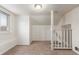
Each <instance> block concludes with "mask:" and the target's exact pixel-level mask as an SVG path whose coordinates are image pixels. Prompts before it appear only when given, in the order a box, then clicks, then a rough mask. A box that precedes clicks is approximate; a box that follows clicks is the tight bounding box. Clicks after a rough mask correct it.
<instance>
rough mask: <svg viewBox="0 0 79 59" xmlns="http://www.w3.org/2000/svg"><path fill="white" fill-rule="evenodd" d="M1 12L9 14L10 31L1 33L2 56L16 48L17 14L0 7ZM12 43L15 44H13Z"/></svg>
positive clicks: (0, 52) (0, 50) (0, 46)
mask: <svg viewBox="0 0 79 59" xmlns="http://www.w3.org/2000/svg"><path fill="white" fill-rule="evenodd" d="M0 10H1V11H3V12H5V13H7V14H9V15H10V19H9V29H10V30H9V31H8V32H1V31H0V54H2V53H4V52H6V51H7V50H8V49H10V48H12V47H14V46H15V45H16V35H15V19H16V17H15V14H13V13H11V12H10V11H8V10H6V9H5V8H3V7H1V6H0ZM10 42H13V43H12V44H11V43H10ZM3 43H4V44H3Z"/></svg>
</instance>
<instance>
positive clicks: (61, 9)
mask: <svg viewBox="0 0 79 59" xmlns="http://www.w3.org/2000/svg"><path fill="white" fill-rule="evenodd" d="M2 6H3V7H5V8H6V9H8V10H10V11H11V12H13V13H15V14H17V15H22V14H28V15H50V11H51V10H54V12H55V23H57V22H58V21H59V19H60V17H61V16H63V15H64V14H65V13H66V12H68V11H70V10H71V9H73V8H75V7H77V6H78V4H43V8H42V9H40V10H36V9H35V8H34V5H33V4H2ZM48 20H49V19H48ZM49 24H50V23H49Z"/></svg>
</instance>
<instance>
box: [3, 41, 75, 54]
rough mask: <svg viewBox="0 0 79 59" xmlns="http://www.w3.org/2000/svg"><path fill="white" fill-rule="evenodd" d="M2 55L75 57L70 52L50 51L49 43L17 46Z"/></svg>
mask: <svg viewBox="0 0 79 59" xmlns="http://www.w3.org/2000/svg"><path fill="white" fill-rule="evenodd" d="M3 55H76V53H75V52H73V51H72V50H53V51H51V50H50V42H32V44H31V45H29V46H26V45H24V46H22V45H18V46H15V47H14V48H12V49H11V50H9V51H7V52H6V53H4V54H3Z"/></svg>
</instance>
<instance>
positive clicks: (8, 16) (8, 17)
mask: <svg viewBox="0 0 79 59" xmlns="http://www.w3.org/2000/svg"><path fill="white" fill-rule="evenodd" d="M0 13H2V14H4V15H6V16H7V26H6V27H7V30H5V31H2V30H1V26H0V32H8V31H9V30H10V29H9V27H10V26H9V24H10V21H9V19H10V15H9V14H8V13H6V12H4V11H1V10H0Z"/></svg>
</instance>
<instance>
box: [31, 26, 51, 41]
mask: <svg viewBox="0 0 79 59" xmlns="http://www.w3.org/2000/svg"><path fill="white" fill-rule="evenodd" d="M50 37H51V33H50V25H32V41H50Z"/></svg>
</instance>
